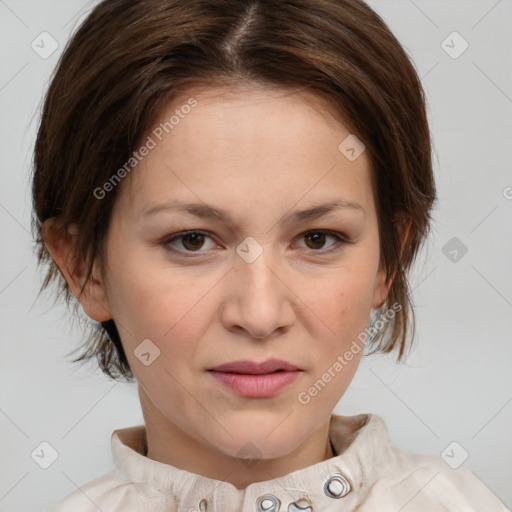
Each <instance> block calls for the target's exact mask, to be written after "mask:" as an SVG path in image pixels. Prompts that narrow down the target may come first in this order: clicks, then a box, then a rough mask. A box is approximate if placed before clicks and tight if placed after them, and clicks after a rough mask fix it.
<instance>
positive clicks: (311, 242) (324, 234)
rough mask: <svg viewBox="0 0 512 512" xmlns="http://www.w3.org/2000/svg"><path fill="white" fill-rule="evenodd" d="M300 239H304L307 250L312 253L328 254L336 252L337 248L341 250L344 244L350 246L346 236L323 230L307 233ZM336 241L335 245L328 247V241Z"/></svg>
mask: <svg viewBox="0 0 512 512" xmlns="http://www.w3.org/2000/svg"><path fill="white" fill-rule="evenodd" d="M299 238H300V239H304V240H305V243H306V249H309V250H310V251H312V252H318V253H321V254H323V253H327V252H329V251H331V250H335V249H337V248H341V246H343V245H344V244H349V243H351V242H349V240H348V239H346V238H344V235H342V234H341V233H336V232H335V231H326V230H321V229H315V230H313V231H307V232H306V233H303V234H302V235H300V236H299ZM329 238H331V239H334V243H331V244H330V245H327V247H324V246H325V244H326V243H327V241H328V239H329Z"/></svg>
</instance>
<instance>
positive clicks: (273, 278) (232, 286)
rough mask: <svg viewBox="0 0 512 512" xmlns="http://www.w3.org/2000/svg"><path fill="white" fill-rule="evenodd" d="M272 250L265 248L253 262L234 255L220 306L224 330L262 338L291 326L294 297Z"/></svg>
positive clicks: (293, 314) (293, 316)
mask: <svg viewBox="0 0 512 512" xmlns="http://www.w3.org/2000/svg"><path fill="white" fill-rule="evenodd" d="M271 252H272V251H271V249H269V248H265V249H264V250H263V251H262V253H261V254H260V255H259V256H258V257H257V258H256V259H255V260H254V261H252V262H248V261H246V260H245V259H244V258H243V257H239V256H238V255H237V256H236V259H235V263H234V268H233V270H232V271H231V272H230V273H229V283H228V291H227V294H226V297H225V302H224V304H223V308H222V322H223V324H224V326H225V328H226V329H228V330H230V331H239V332H241V331H244V332H245V333H246V334H247V335H248V336H250V337H252V338H257V339H264V338H268V337H271V336H272V335H274V334H275V333H276V332H281V333H282V332H285V331H286V330H288V329H289V328H290V326H291V325H292V323H293V321H294V318H295V313H294V311H293V303H294V299H295V296H294V294H293V292H292V290H291V287H290V285H288V284H287V283H286V277H287V276H286V275H285V271H284V268H283V266H282V265H280V264H279V262H278V261H277V259H276V258H274V257H273V255H272V254H271ZM249 261H250V260H249Z"/></svg>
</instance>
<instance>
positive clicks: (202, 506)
mask: <svg viewBox="0 0 512 512" xmlns="http://www.w3.org/2000/svg"><path fill="white" fill-rule="evenodd" d="M199 512H207V511H206V500H201V501H200V502H199Z"/></svg>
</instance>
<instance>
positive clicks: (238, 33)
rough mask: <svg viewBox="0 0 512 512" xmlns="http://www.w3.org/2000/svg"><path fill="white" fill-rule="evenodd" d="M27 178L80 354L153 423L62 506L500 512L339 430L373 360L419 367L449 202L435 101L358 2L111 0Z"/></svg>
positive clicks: (75, 49)
mask: <svg viewBox="0 0 512 512" xmlns="http://www.w3.org/2000/svg"><path fill="white" fill-rule="evenodd" d="M34 163H35V174H34V183H33V195H34V205H35V212H36V216H37V223H36V225H35V228H36V235H37V238H38V243H39V247H40V252H39V257H40V260H41V262H46V263H48V264H49V269H48V274H47V279H46V282H45V285H48V284H49V283H50V282H52V281H53V280H57V281H59V282H60V285H61V287H60V290H61V292H62V294H63V295H64V296H65V297H66V298H67V299H68V300H70V299H72V298H73V297H76V298H77V299H78V301H79V303H80V305H81V307H82V308H83V310H84V312H85V313H86V314H87V316H88V317H90V318H91V320H92V326H93V327H96V328H95V329H94V330H92V331H91V338H90V340H89V343H88V345H87V347H86V348H85V350H84V352H83V353H82V355H81V356H80V358H78V359H77V360H87V359H90V358H92V357H96V358H97V359H98V362H99V365H100V367H101V368H102V370H103V371H104V372H105V374H106V375H109V376H110V377H112V378H115V379H126V380H133V379H135V380H136V382H137V385H138V390H139V396H140V401H141V406H142V410H143V414H144V420H145V425H143V426H135V427H133V428H128V429H123V430H119V431H116V432H114V433H113V436H112V450H113V458H114V463H115V466H116V467H115V469H114V470H113V471H111V472H109V473H108V474H106V475H103V476H101V477H99V478H98V479H96V480H94V481H93V482H91V483H89V484H88V485H86V486H84V487H82V488H81V489H80V490H77V491H76V492H75V493H73V494H71V495H70V496H67V497H66V498H64V499H63V500H62V501H61V502H59V503H58V504H56V505H55V506H54V507H52V508H51V509H50V511H51V512H60V511H64V510H66V511H67V510H77V511H86V510H97V509H100V510H104V511H107V510H109V511H110V510H122V511H125V512H126V511H130V510H133V511H135V510H137V511H141V510H152V511H154V510H176V511H188V512H192V511H202V512H204V511H207V512H215V511H244V512H245V511H254V510H257V511H267V512H268V511H271V512H277V511H280V510H281V511H284V510H287V511H300V510H307V511H328V510H333V511H334V510H360V511H363V512H367V511H370V510H379V511H387V510H389V511H391V510H393V511H398V510H416V511H420V510H486V511H502V510H505V508H504V507H503V505H502V504H501V503H500V501H499V500H498V499H497V498H496V497H495V496H493V494H492V493H491V492H490V491H489V490H488V489H487V488H486V487H485V486H484V485H483V484H482V483H481V482H480V481H479V480H478V479H477V478H476V477H475V476H473V475H472V474H471V473H470V472H468V471H467V470H464V469H458V470H456V471H454V470H452V469H451V468H450V467H449V466H448V465H447V464H446V463H445V462H444V461H443V460H442V459H441V458H440V457H437V456H433V455H422V454H412V453H409V452H406V451H405V450H401V449H399V448H397V447H394V446H391V445H389V444H388V443H387V433H386V427H385V425H384V422H383V420H382V419H381V418H380V417H378V416H376V415H374V414H360V415H358V416H354V417H348V416H339V415H334V414H332V411H333V409H334V407H335V405H336V404H337V402H338V401H339V399H340V398H341V396H342V395H343V393H344V392H345V390H346V389H347V387H348V385H349V383H350V381H351V379H352V377H353V375H354V374H355V371H356V370H357V366H358V363H359V361H360V358H361V355H362V353H363V348H365V346H366V347H367V348H372V349H373V350H374V351H381V352H390V351H392V350H395V351H397V352H398V360H401V359H403V358H404V357H405V355H406V354H407V349H408V346H409V345H410V341H411V340H412V334H411V335H409V333H408V331H409V330H412V329H409V328H410V327H411V321H412V320H413V317H412V318H410V316H412V310H411V307H410V299H409V293H408V284H407V271H408V269H409V268H410V266H411V264H412V263H413V261H414V258H415V256H416V255H417V253H418V251H419V249H420V246H421V244H422V242H423V241H424V239H425V237H426V236H427V234H428V228H429V221H430V213H431V209H432V206H433V203H434V201H435V185H434V181H433V175H432V167H431V147H430V133H429V127H428V123H427V118H426V113H425V104H424V94H423V91H422V87H421V84H420V82H419V79H418V77H417V75H416V72H415V70H414V67H413V65H412V64H411V62H410V60H409V58H408V57H407V55H406V53H405V52H404V50H403V49H402V47H401V46H400V44H399V42H398V41H397V39H396V38H395V37H394V36H393V35H392V34H391V32H390V31H389V29H388V28H387V27H386V25H385V24H384V22H383V21H382V20H381V19H380V18H379V16H378V15H377V14H376V13H375V12H374V11H373V10H372V9H370V8H369V7H368V6H367V5H366V4H365V3H363V2H362V1H359V0H336V1H334V0H322V1H312V0H291V1H268V0H249V1H243V2H242V1H236V0H215V1H209V2H200V1H197V0H182V1H178V0H138V1H133V0H106V1H103V2H102V3H100V4H99V5H98V6H97V7H96V8H95V9H94V10H93V12H92V13H91V14H90V16H89V17H88V18H87V19H86V20H85V22H84V23H83V24H82V26H81V27H80V28H79V30H78V31H77V33H76V34H75V35H74V36H73V38H72V40H71V42H70V44H69V45H68V47H67V48H66V50H65V52H64V54H63V57H62V58H61V61H60V63H59V66H58V69H57V71H56V74H55V76H54V78H53V80H52V83H51V85H50V88H49V92H48V96H47V98H46V101H45V105H44V110H43V116H42V120H41V126H40V129H39V133H38V137H37V142H36V148H35V161H34ZM371 315H373V316H374V317H375V316H377V315H379V319H378V321H377V322H375V323H374V324H372V325H370V327H368V322H369V319H370V316H371ZM412 325H413V324H412Z"/></svg>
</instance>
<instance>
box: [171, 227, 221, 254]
mask: <svg viewBox="0 0 512 512" xmlns="http://www.w3.org/2000/svg"><path fill="white" fill-rule="evenodd" d="M208 239H210V240H211V246H210V247H208V244H207V243H206V242H207V240H208ZM162 245H163V246H164V247H166V248H167V249H169V250H170V251H174V252H181V253H187V252H188V253H191V252H206V250H207V249H212V248H215V245H216V244H215V242H213V240H212V239H211V237H210V236H208V234H207V233H203V232H201V231H183V232H181V233H175V234H174V235H171V236H168V237H167V238H166V239H165V240H163V241H162ZM205 245H206V247H205Z"/></svg>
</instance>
